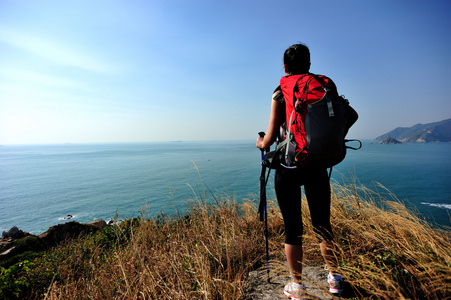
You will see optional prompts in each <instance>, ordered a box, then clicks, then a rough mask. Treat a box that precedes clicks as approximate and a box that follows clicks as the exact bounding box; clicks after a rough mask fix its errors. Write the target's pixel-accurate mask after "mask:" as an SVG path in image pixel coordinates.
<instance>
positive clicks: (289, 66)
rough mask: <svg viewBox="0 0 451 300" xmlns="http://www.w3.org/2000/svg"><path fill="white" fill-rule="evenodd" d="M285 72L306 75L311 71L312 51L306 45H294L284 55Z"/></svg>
mask: <svg viewBox="0 0 451 300" xmlns="http://www.w3.org/2000/svg"><path fill="white" fill-rule="evenodd" d="M283 64H284V65H285V71H286V72H287V73H288V74H290V75H296V74H306V73H308V71H309V70H310V51H309V49H308V47H307V46H306V45H303V44H294V45H292V46H290V47H289V48H288V49H287V50H285V53H284V54H283Z"/></svg>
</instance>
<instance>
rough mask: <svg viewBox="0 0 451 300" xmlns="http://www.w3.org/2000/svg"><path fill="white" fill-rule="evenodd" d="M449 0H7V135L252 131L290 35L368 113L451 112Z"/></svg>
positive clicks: (364, 117)
mask: <svg viewBox="0 0 451 300" xmlns="http://www.w3.org/2000/svg"><path fill="white" fill-rule="evenodd" d="M450 13H451V2H450V1H435V0H433V1H416V0H411V1H388V0H377V1H376V0H375V1H371V0H369V1H357V0H356V1H350V0H343V1H332V0H330V1H327V0H319V1H304V0H296V1H245V0H242V1H196V0H180V1H173V0H165V1H136V0H128V1H125V0H124V1H112V0H108V1H107V0H105V1H100V0H89V1H84V0H77V1H63V0H59V1H50V0H42V1H31V0H30V1H15V0H2V1H0V144H4V145H6V144H42V143H96V142H101V143H103V142H148V141H171V140H184V141H191V140H247V139H249V140H253V139H255V138H256V137H257V132H259V131H262V130H266V128H267V122H268V118H269V109H270V103H271V94H272V91H273V90H274V88H275V87H276V86H277V85H278V82H279V80H280V77H281V76H283V75H284V74H283V67H282V55H283V52H284V50H285V49H286V48H287V47H288V46H290V45H291V44H293V43H297V42H303V43H305V44H307V45H308V46H309V48H310V51H311V60H312V67H311V72H314V73H318V74H325V75H327V76H329V77H331V78H332V79H333V80H334V81H335V83H336V84H337V86H338V89H339V93H340V94H344V95H345V96H346V97H347V98H348V99H349V100H350V102H351V105H352V106H353V107H354V108H355V109H356V110H357V111H358V113H359V115H360V118H359V121H358V122H357V123H356V124H355V126H354V127H353V128H352V129H351V131H350V133H349V137H355V138H375V137H376V136H378V135H381V134H383V133H386V132H387V131H389V130H392V129H394V128H395V127H399V126H412V125H414V124H417V123H429V122H434V121H440V120H443V119H447V118H450V117H451V102H450V100H451V99H450V98H451V96H450V95H451V94H450V93H449V91H448V87H449V82H450V79H451V51H450V49H451V18H449V14H450Z"/></svg>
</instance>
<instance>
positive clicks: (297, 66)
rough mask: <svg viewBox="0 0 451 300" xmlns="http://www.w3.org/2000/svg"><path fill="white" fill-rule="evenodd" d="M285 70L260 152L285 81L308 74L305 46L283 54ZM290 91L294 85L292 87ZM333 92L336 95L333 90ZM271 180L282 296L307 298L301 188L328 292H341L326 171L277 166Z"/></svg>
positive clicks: (272, 135)
mask: <svg viewBox="0 0 451 300" xmlns="http://www.w3.org/2000/svg"><path fill="white" fill-rule="evenodd" d="M284 69H285V73H286V76H284V77H282V79H281V88H280V87H279V88H277V89H276V91H275V92H274V94H273V97H272V101H271V114H270V119H269V125H268V130H267V134H266V135H265V136H264V137H259V138H258V139H257V144H256V146H257V148H259V149H266V148H269V147H270V146H271V145H272V144H273V143H274V142H275V140H276V137H277V134H278V131H279V127H280V125H279V124H280V123H279V119H280V115H281V112H282V113H284V111H282V110H284V109H285V105H282V103H281V99H283V97H282V95H283V94H285V92H286V91H285V90H284V89H287V87H288V86H289V84H288V83H287V82H289V81H290V79H291V80H292V79H293V77H291V76H298V75H302V74H310V73H309V70H310V51H309V49H308V48H307V46H305V45H302V44H295V45H292V46H291V47H289V48H288V49H287V50H286V51H285V53H284ZM290 77H291V78H290ZM333 87H335V85H333ZM292 91H293V86H291V92H292ZM332 92H333V93H334V94H335V93H336V88H335V91H332ZM287 100H289V99H287ZM290 100H291V99H290ZM282 101H283V100H282ZM282 115H284V114H282ZM281 123H282V122H281ZM274 181H275V190H276V195H277V202H278V204H279V207H280V210H281V212H282V217H283V221H284V225H285V255H286V258H287V262H288V266H289V267H290V271H291V275H292V278H293V281H292V282H290V283H289V284H287V285H286V286H285V289H284V294H285V295H286V296H287V297H289V298H291V299H303V296H305V295H307V294H306V290H305V286H304V285H303V284H302V258H303V251H302V234H303V225H302V210H301V196H302V192H301V186H302V185H303V186H304V190H305V194H306V198H307V202H308V205H309V210H310V215H311V219H312V225H313V228H314V232H315V234H316V235H317V236H318V238H319V241H320V243H319V246H320V249H321V254H322V255H323V257H324V260H325V262H326V264H327V266H328V268H329V270H330V273H329V277H328V282H329V287H330V288H329V290H330V292H331V293H342V292H343V286H344V282H343V279H342V278H341V276H339V275H338V274H337V273H336V270H337V268H338V261H337V259H336V257H335V255H334V250H335V244H334V242H333V235H332V228H331V224H330V199H331V196H330V184H329V177H328V174H327V169H326V168H325V167H315V166H309V165H308V164H306V165H305V166H298V167H296V168H286V167H284V166H283V165H280V166H278V167H277V169H276V175H275V179H274Z"/></svg>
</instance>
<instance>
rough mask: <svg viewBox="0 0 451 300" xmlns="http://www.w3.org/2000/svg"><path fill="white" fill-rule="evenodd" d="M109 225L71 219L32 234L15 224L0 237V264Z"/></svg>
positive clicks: (97, 221)
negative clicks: (39, 232)
mask: <svg viewBox="0 0 451 300" xmlns="http://www.w3.org/2000/svg"><path fill="white" fill-rule="evenodd" d="M108 225H109V224H107V222H106V221H104V220H96V221H93V222H90V223H88V224H83V223H79V222H76V221H69V222H66V223H62V224H57V225H54V226H51V227H49V228H48V229H47V230H46V231H45V232H43V233H41V234H39V235H34V234H30V233H28V232H25V231H22V230H20V229H19V228H18V227H16V226H13V227H11V228H10V229H9V230H7V231H3V233H2V237H1V238H0V266H9V265H11V264H14V263H15V262H16V260H17V259H19V258H22V256H23V255H26V254H29V255H33V253H39V252H42V251H46V250H48V249H50V248H52V247H55V246H57V245H59V244H61V243H63V242H65V241H67V240H70V239H74V238H78V237H80V236H83V235H86V234H89V233H93V232H95V231H97V230H99V229H102V228H105V227H106V226H108ZM16 257H17V259H15V258H16Z"/></svg>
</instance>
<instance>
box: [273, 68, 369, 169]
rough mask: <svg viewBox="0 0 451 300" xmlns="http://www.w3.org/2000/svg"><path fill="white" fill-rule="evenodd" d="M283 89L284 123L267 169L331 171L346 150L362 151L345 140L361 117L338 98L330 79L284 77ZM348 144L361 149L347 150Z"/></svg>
mask: <svg viewBox="0 0 451 300" xmlns="http://www.w3.org/2000/svg"><path fill="white" fill-rule="evenodd" d="M280 88H281V90H282V93H283V99H284V101H283V100H282V101H281V102H282V103H284V104H285V105H284V106H285V111H283V108H282V116H283V115H285V120H284V121H285V122H284V124H283V125H282V130H281V132H282V133H281V135H280V137H279V143H278V146H277V148H276V150H275V151H273V152H272V153H271V152H270V153H268V154H267V162H266V164H267V165H268V166H270V167H271V168H276V167H277V165H278V164H282V165H283V166H284V167H287V168H295V167H297V166H305V165H310V166H311V165H315V166H322V167H326V168H330V167H333V166H334V165H336V164H338V163H340V162H341V161H342V160H343V159H344V158H345V156H346V149H347V148H351V149H355V150H357V149H360V148H361V147H362V144H361V142H360V141H358V140H346V139H345V137H346V134H347V132H348V130H349V128H350V127H351V126H352V125H353V124H354V122H355V121H356V120H357V118H358V115H357V113H356V112H355V110H354V109H352V108H351V107H350V106H349V102H348V100H346V99H345V98H344V97H343V96H339V95H338V93H337V88H336V86H335V84H334V83H333V81H332V80H331V79H330V78H328V77H326V76H323V75H315V74H303V75H292V76H284V77H282V79H281V80H280ZM284 106H283V105H282V107H284ZM284 113H285V114H284ZM348 141H357V142H359V143H360V146H359V147H357V148H355V147H350V146H346V142H348Z"/></svg>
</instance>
